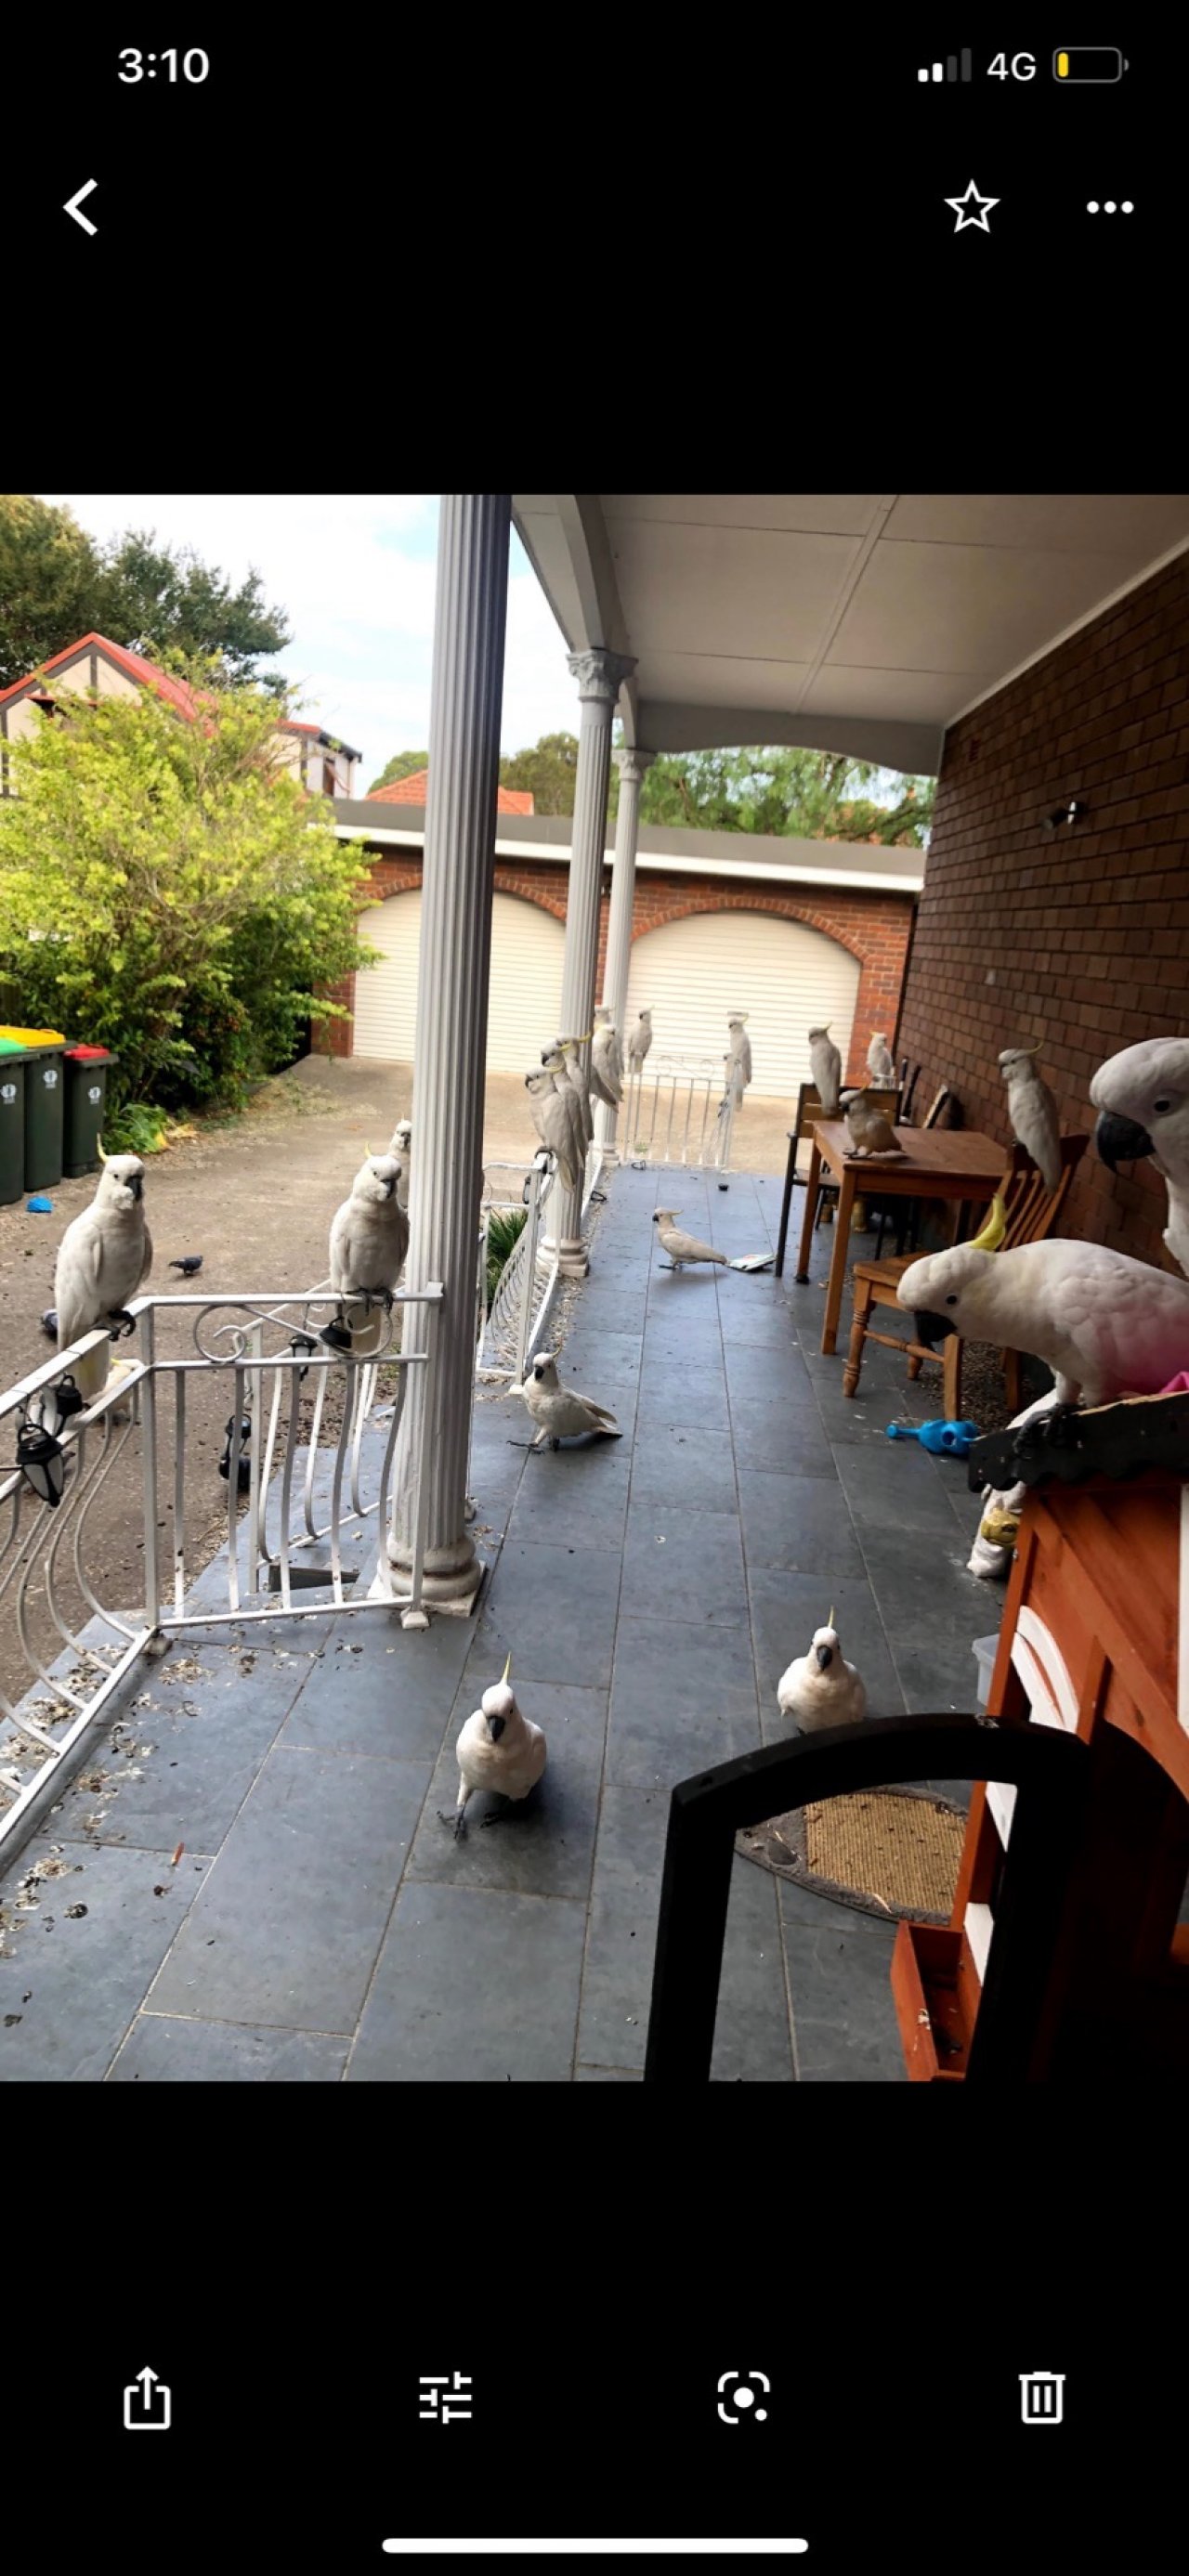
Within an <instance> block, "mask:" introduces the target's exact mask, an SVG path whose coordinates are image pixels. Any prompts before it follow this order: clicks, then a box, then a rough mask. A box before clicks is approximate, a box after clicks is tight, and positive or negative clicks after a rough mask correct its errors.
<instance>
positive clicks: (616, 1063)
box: [590, 1005, 623, 1109]
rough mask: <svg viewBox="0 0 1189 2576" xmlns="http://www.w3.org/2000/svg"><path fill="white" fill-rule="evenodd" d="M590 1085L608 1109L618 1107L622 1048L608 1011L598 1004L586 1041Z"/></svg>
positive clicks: (621, 1076)
mask: <svg viewBox="0 0 1189 2576" xmlns="http://www.w3.org/2000/svg"><path fill="white" fill-rule="evenodd" d="M590 1087H591V1090H592V1091H597V1092H598V1096H599V1099H600V1100H605V1101H606V1102H607V1104H608V1107H609V1108H611V1109H618V1107H619V1104H620V1101H621V1100H622V1098H623V1049H622V1048H621V1046H620V1043H619V1031H618V1030H617V1029H616V1027H615V1026H614V1024H613V1022H612V1018H611V1014H610V1011H608V1010H607V1009H605V1008H604V1007H603V1006H602V1005H600V1007H599V1009H598V1010H597V1011H596V1012H595V1026H594V1036H593V1038H592V1039H591V1042H590Z"/></svg>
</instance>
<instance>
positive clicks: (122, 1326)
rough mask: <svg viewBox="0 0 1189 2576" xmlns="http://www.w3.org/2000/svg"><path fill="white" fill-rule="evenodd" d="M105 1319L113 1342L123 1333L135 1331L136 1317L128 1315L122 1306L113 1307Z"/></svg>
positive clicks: (119, 1338) (118, 1339)
mask: <svg viewBox="0 0 1189 2576" xmlns="http://www.w3.org/2000/svg"><path fill="white" fill-rule="evenodd" d="M107 1321H108V1329H109V1332H110V1334H111V1338H112V1340H113V1342H118V1341H120V1340H121V1338H122V1337H123V1336H124V1335H125V1334H127V1333H134V1332H135V1331H136V1317H135V1315H130V1314H129V1313H128V1311H127V1309H126V1307H124V1306H116V1307H113V1309H112V1312H111V1314H110V1315H109V1316H108V1319H107Z"/></svg>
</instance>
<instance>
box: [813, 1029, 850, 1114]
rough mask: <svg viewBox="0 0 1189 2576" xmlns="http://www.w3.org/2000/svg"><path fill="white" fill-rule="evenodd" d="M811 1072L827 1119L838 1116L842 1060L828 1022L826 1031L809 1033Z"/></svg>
mask: <svg viewBox="0 0 1189 2576" xmlns="http://www.w3.org/2000/svg"><path fill="white" fill-rule="evenodd" d="M809 1070H810V1072H811V1073H812V1075H813V1079H814V1083H815V1085H816V1088H817V1096H818V1099H819V1100H820V1102H821V1104H822V1107H823V1109H824V1110H825V1113H826V1116H827V1118H836V1117H837V1116H838V1093H839V1089H840V1086H841V1083H842V1058H841V1056H840V1055H839V1052H838V1049H837V1047H836V1046H835V1044H834V1040H833V1038H832V1037H831V1035H830V1023H829V1021H828V1020H827V1022H826V1025H825V1027H824V1029H811V1030H810V1032H809Z"/></svg>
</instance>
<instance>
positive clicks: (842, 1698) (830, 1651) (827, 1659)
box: [776, 1609, 867, 1735]
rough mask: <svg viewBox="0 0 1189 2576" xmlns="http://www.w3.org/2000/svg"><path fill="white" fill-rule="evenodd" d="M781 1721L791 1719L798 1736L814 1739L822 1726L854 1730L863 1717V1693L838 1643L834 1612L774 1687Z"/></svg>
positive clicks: (864, 1708)
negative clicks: (806, 1649) (811, 1736)
mask: <svg viewBox="0 0 1189 2576" xmlns="http://www.w3.org/2000/svg"><path fill="white" fill-rule="evenodd" d="M776 1698H777V1703H778V1705H779V1708H780V1714H781V1716H782V1717H791V1719H792V1721H793V1726H794V1729H795V1731H796V1733H797V1734H798V1735H815V1734H817V1732H818V1731H819V1729H820V1728H822V1727H826V1726H857V1725H858V1724H859V1722H860V1720H861V1719H862V1718H863V1717H865V1716H866V1713H867V1693H866V1690H865V1688H864V1686H863V1680H862V1676H861V1674H860V1673H858V1672H857V1671H856V1669H855V1666H854V1665H853V1664H848V1663H847V1662H846V1660H845V1657H844V1655H843V1652H842V1648H841V1646H840V1645H839V1642H838V1630H837V1629H836V1627H835V1625H834V1612H833V1609H831V1611H830V1616H829V1619H828V1621H827V1623H826V1626H825V1627H824V1628H815V1629H814V1632H813V1643H812V1645H811V1647H810V1649H809V1652H808V1654H807V1655H798V1657H797V1659H796V1662H795V1663H792V1664H790V1665H789V1667H788V1670H787V1672H783V1673H782V1674H781V1676H780V1680H779V1681H778V1683H777V1685H776Z"/></svg>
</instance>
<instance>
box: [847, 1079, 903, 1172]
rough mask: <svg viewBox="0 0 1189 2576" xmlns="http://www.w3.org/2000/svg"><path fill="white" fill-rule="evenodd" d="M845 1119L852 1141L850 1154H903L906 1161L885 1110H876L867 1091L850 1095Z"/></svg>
mask: <svg viewBox="0 0 1189 2576" xmlns="http://www.w3.org/2000/svg"><path fill="white" fill-rule="evenodd" d="M843 1116H844V1117H845V1119H846V1132H847V1135H848V1136H849V1138H850V1144H849V1146H848V1148H847V1150H848V1153H851V1154H855V1155H860V1154H861V1155H867V1154H889V1155H890V1154H899V1155H900V1156H901V1158H903V1154H904V1147H903V1145H901V1144H899V1143H898V1142H897V1139H896V1130H895V1128H894V1127H893V1125H892V1123H891V1120H890V1119H889V1118H887V1117H885V1115H884V1112H883V1110H882V1109H875V1108H873V1107H872V1104H871V1101H870V1100H869V1098H868V1096H867V1093H866V1092H865V1091H850V1092H848V1093H847V1096H846V1101H845V1103H844V1107H843Z"/></svg>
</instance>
